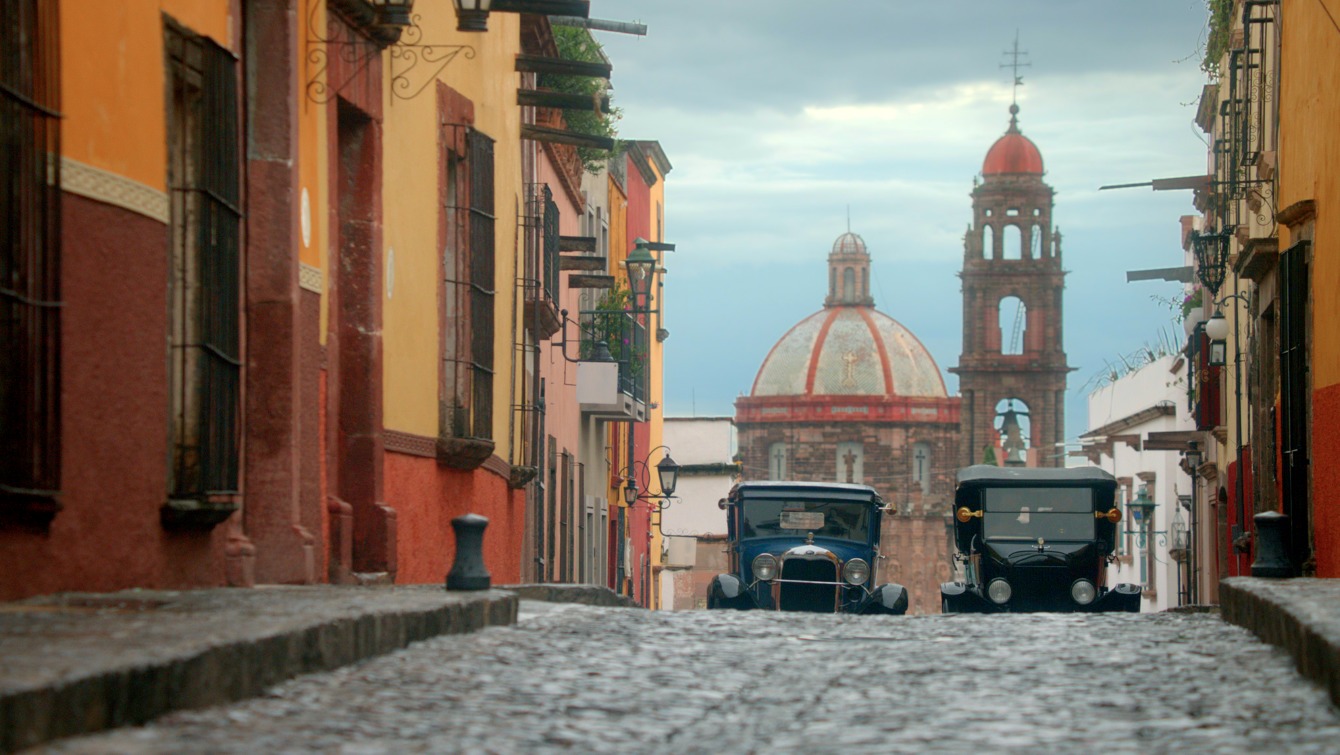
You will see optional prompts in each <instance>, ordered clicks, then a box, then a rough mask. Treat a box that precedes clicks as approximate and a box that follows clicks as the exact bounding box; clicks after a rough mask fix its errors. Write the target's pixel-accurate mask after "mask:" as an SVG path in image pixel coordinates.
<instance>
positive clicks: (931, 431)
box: [735, 232, 960, 613]
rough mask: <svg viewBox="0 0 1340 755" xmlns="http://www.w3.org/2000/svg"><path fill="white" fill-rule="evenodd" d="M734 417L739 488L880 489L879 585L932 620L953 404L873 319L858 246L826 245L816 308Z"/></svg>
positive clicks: (906, 336) (948, 489)
mask: <svg viewBox="0 0 1340 755" xmlns="http://www.w3.org/2000/svg"><path fill="white" fill-rule="evenodd" d="M735 408H736V419H735V422H736V426H737V428H738V430H739V436H740V456H741V458H742V462H743V467H742V476H743V478H744V479H746V480H807V481H816V480H823V481H831V482H852V483H861V484H866V485H870V486H872V487H874V488H875V490H877V491H879V494H880V495H881V496H883V498H884V500H885V502H886V503H888V504H889V505H890V506H891V507H892V510H893V511H894V512H896V513H893V514H891V515H888V516H886V517H885V518H884V532H883V540H882V545H881V551H882V554H883V556H884V561H883V563H882V565H881V566H880V568H879V572H878V574H877V581H880V582H883V581H894V582H898V583H900V584H902V585H904V586H906V587H907V588H908V590H909V593H910V598H911V612H912V613H937V612H938V611H939V607H940V589H939V586H940V583H941V582H943V581H947V580H948V579H949V578H950V574H951V562H950V544H949V543H950V536H949V532H948V528H949V524H950V520H949V516H948V515H949V503H950V500H951V498H952V496H953V484H954V471H955V470H956V468H957V467H958V460H959V456H960V452H959V400H958V399H957V398H954V397H951V396H949V394H948V392H947V391H946V390H945V384H944V379H943V378H942V377H941V374H940V368H939V366H938V365H936V363H935V360H934V359H933V358H932V357H931V355H930V352H928V351H927V350H926V347H924V346H923V345H922V344H921V342H920V341H918V340H917V337H916V336H915V335H913V334H912V332H911V331H909V330H908V329H907V328H905V327H903V326H902V325H901V324H900V323H898V322H897V321H896V320H894V319H893V318H891V317H889V316H888V315H885V314H883V313H882V312H879V311H878V310H876V309H875V302H874V298H873V297H872V296H871V295H870V254H869V252H868V251H867V250H866V246H865V242H864V241H863V240H862V239H861V237H860V236H858V235H856V234H854V233H851V232H847V233H844V234H842V235H841V236H839V237H838V239H837V241H836V242H834V244H833V249H832V251H831V252H830V253H829V255H828V294H827V297H826V298H825V299H824V308H823V309H822V310H820V311H819V312H817V313H815V314H813V315H810V316H809V317H806V318H805V319H803V320H801V321H800V322H799V323H797V324H796V325H795V327H793V328H791V329H790V330H789V331H787V333H786V334H785V335H784V336H782V339H781V340H780V341H778V342H777V344H776V345H775V346H774V347H773V348H772V351H771V352H769V353H768V356H767V358H766V359H765V360H764V361H763V365H762V367H760V368H759V371H758V376H757V377H756V378H755V380H754V385H753V389H752V390H751V391H750V394H749V395H748V396H743V397H741V398H740V399H738V400H737V401H736V404H735Z"/></svg>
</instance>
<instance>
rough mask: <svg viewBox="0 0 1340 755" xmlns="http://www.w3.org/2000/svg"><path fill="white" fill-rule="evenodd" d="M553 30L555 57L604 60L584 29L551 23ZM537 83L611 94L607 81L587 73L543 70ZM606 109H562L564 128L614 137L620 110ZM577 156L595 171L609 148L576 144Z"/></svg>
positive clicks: (590, 94) (591, 94) (555, 88)
mask: <svg viewBox="0 0 1340 755" xmlns="http://www.w3.org/2000/svg"><path fill="white" fill-rule="evenodd" d="M553 31H554V41H555V42H556V43H557V44H558V54H559V57H562V58H565V59H567V60H577V61H581V62H583V63H603V62H605V56H604V54H603V53H602V48H601V46H600V43H599V42H597V41H596V40H595V38H594V37H592V36H591V32H589V31H587V30H586V29H582V28H580V27H576V26H555V27H553ZM539 86H540V88H541V89H548V90H551V91H554V92H562V93H564V94H581V95H586V96H588V97H595V96H597V95H610V94H611V89H610V83H609V81H607V80H605V79H596V78H591V77H589V76H563V75H556V74H543V75H541V76H540V78H539ZM610 110H611V112H610V113H609V114H608V115H605V114H603V113H599V112H596V111H595V110H594V109H592V110H565V111H563V118H564V120H566V121H567V124H568V129H569V130H570V131H573V132H575V133H578V134H587V135H590V136H608V137H610V138H615V137H617V136H618V135H619V132H618V129H617V128H615V124H616V123H617V122H618V120H619V117H620V115H621V113H620V111H619V109H618V108H614V107H611V108H610ZM577 156H578V157H580V158H581V160H582V167H584V168H586V169H587V170H588V171H591V172H592V173H595V172H597V171H599V170H600V166H601V165H602V164H603V163H604V162H605V160H606V159H608V158H609V156H610V152H609V150H603V149H596V148H594V147H578V148H577Z"/></svg>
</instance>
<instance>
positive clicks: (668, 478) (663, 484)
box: [623, 446, 679, 511]
mask: <svg viewBox="0 0 1340 755" xmlns="http://www.w3.org/2000/svg"><path fill="white" fill-rule="evenodd" d="M662 449H664V451H665V456H663V457H662V458H661V460H660V461H658V462H656V479H657V481H658V482H659V483H660V489H661V492H660V493H652V492H650V491H649V490H648V485H647V479H646V477H647V471H648V469H649V468H650V466H649V465H648V460H650V459H651V455H652V454H653V453H656V452H657V451H660V450H662ZM624 471H625V472H627V474H626V475H625V476H624V489H623V502H624V505H625V506H627V507H628V508H632V507H633V506H634V505H636V504H637V502H638V501H648V502H654V503H655V504H656V506H657V508H659V509H660V510H662V511H664V510H665V508H666V507H667V506H669V505H670V499H671V498H673V497H674V495H675V487H676V486H677V485H678V484H679V464H677V463H676V462H675V460H674V459H673V458H671V456H670V448H669V447H668V446H657V447H656V448H653V449H651V451H650V452H649V453H648V454H647V459H646V460H643V461H639V462H634V464H633V466H632V468H630V469H626V470H624ZM639 472H641V477H642V478H643V480H642V489H641V490H639V489H638V480H637V478H638V473H639Z"/></svg>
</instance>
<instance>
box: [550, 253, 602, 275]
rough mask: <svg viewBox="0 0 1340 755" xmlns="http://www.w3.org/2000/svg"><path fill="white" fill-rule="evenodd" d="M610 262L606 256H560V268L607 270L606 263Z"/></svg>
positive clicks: (587, 270)
mask: <svg viewBox="0 0 1340 755" xmlns="http://www.w3.org/2000/svg"><path fill="white" fill-rule="evenodd" d="M608 264H609V262H607V261H606V260H605V258H604V257H576V256H567V257H559V258H558V269H559V270H581V271H583V272H587V273H590V272H595V271H599V272H602V273H604V272H607V269H606V267H605V266H606V265H608Z"/></svg>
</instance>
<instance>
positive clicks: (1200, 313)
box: [1182, 288, 1205, 336]
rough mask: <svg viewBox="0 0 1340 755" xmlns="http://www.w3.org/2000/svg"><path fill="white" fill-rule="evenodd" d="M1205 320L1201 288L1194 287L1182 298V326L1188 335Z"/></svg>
mask: <svg viewBox="0 0 1340 755" xmlns="http://www.w3.org/2000/svg"><path fill="white" fill-rule="evenodd" d="M1202 322H1205V308H1204V307H1203V306H1202V298H1201V289H1200V288H1196V289H1195V290H1193V291H1192V292H1191V293H1189V294H1187V295H1186V298H1184V299H1182V327H1184V328H1186V334H1187V335H1188V336H1190V335H1191V334H1192V333H1195V332H1196V327H1197V326H1199V325H1200V324H1201V323H1202Z"/></svg>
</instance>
